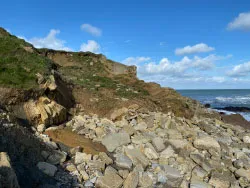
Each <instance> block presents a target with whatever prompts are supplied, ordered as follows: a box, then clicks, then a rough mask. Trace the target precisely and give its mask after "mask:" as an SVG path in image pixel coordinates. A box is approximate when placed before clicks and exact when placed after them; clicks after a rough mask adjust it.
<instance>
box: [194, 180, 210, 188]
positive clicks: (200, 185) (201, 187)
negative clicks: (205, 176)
mask: <svg viewBox="0 0 250 188" xmlns="http://www.w3.org/2000/svg"><path fill="white" fill-rule="evenodd" d="M190 188H213V186H212V185H210V184H208V183H206V182H203V181H201V180H197V179H192V180H191V183H190Z"/></svg>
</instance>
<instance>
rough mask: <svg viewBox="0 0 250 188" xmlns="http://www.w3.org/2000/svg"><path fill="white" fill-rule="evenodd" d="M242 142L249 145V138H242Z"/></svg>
mask: <svg viewBox="0 0 250 188" xmlns="http://www.w3.org/2000/svg"><path fill="white" fill-rule="evenodd" d="M243 142H244V143H247V144H250V136H243Z"/></svg>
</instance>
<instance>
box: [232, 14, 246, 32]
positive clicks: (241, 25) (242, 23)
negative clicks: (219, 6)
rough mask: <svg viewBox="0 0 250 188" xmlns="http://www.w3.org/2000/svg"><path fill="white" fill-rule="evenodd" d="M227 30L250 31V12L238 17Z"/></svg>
mask: <svg viewBox="0 0 250 188" xmlns="http://www.w3.org/2000/svg"><path fill="white" fill-rule="evenodd" d="M227 28H228V29H229V30H234V29H240V30H250V12H245V13H240V14H239V15H238V17H236V18H235V19H234V20H233V21H232V22H230V23H229V24H228V26H227Z"/></svg>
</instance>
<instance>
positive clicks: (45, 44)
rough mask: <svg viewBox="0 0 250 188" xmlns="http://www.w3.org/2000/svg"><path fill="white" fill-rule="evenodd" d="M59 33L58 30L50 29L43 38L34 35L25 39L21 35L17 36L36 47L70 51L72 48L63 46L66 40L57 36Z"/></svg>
mask: <svg viewBox="0 0 250 188" xmlns="http://www.w3.org/2000/svg"><path fill="white" fill-rule="evenodd" d="M59 33H60V30H55V29H51V30H50V32H49V34H48V35H47V36H46V37H44V38H37V37H34V38H31V39H25V37H22V36H19V38H22V39H25V40H26V41H27V42H29V43H31V44H33V45H34V46H35V47H36V48H49V49H55V50H65V51H72V49H70V48H69V47H66V46H65V44H66V41H64V40H61V39H58V38H57V35H58V34H59Z"/></svg>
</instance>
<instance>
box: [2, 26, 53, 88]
mask: <svg viewBox="0 0 250 188" xmlns="http://www.w3.org/2000/svg"><path fill="white" fill-rule="evenodd" d="M51 66H52V62H51V60H49V59H48V58H46V57H44V56H41V55H39V53H38V52H37V51H36V49H35V48H33V46H32V45H31V44H29V43H27V42H25V41H24V40H22V39H19V38H17V37H15V36H13V35H11V34H9V33H8V32H7V31H6V30H4V29H3V28H0V85H2V86H5V87H15V88H25V89H28V88H34V87H37V84H36V74H37V73H40V74H48V73H49V71H50V68H51Z"/></svg>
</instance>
